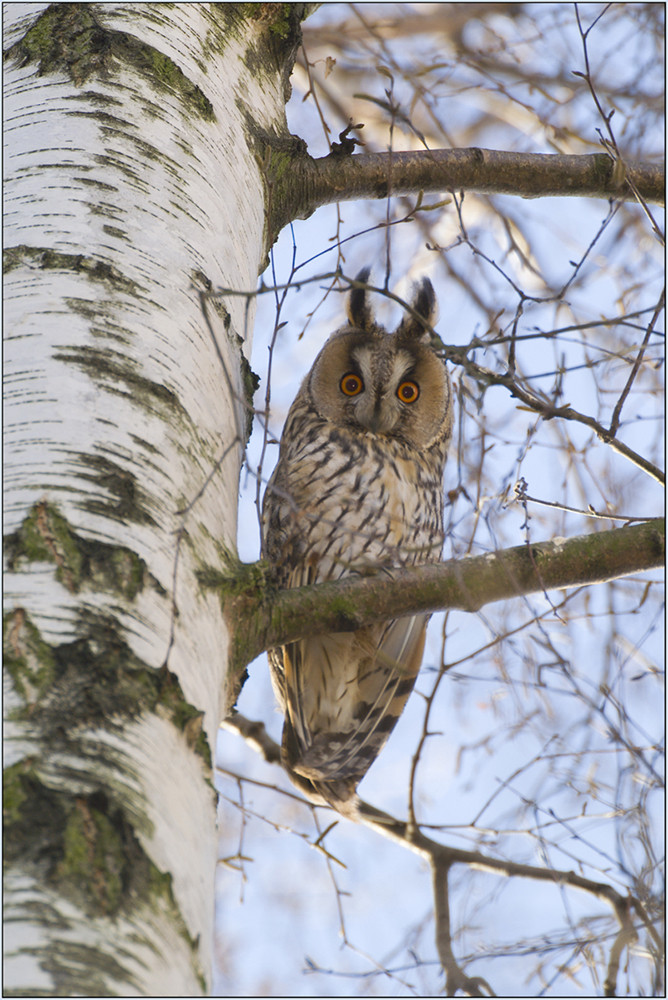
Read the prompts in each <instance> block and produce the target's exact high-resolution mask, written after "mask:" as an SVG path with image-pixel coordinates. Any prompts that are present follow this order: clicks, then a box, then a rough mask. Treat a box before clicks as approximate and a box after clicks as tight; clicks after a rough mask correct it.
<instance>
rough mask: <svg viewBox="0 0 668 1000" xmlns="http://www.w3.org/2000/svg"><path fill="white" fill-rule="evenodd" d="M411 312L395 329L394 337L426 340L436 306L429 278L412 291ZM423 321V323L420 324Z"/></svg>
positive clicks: (432, 322)
mask: <svg viewBox="0 0 668 1000" xmlns="http://www.w3.org/2000/svg"><path fill="white" fill-rule="evenodd" d="M411 306H412V307H413V312H412V313H408V314H407V315H406V316H404V318H403V319H402V321H401V323H400V324H399V326H398V327H397V329H396V332H395V336H398V337H401V338H407V339H425V340H426V339H428V338H429V329H428V328H429V327H430V326H433V325H434V323H435V322H436V317H437V314H438V306H437V304H436V293H435V292H434V286H433V285H432V283H431V281H430V280H429V278H423V279H422V281H420V282H419V284H417V285H416V286H415V288H414V290H413V299H412V301H411ZM421 319H423V320H424V323H423V322H421Z"/></svg>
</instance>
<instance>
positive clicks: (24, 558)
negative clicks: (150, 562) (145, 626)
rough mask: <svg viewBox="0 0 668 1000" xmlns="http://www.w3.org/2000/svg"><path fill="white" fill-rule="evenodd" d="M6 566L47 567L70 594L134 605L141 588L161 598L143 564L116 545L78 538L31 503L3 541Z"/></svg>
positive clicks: (49, 511)
mask: <svg viewBox="0 0 668 1000" xmlns="http://www.w3.org/2000/svg"><path fill="white" fill-rule="evenodd" d="M4 545H5V553H6V556H7V566H8V568H9V569H11V570H14V569H19V568H20V567H21V566H22V565H26V564H30V563H35V562H47V563H54V564H55V566H56V579H57V580H59V581H60V583H62V584H63V585H64V586H65V587H66V588H67V589H68V590H69V591H70V593H78V592H79V591H81V590H104V591H107V592H109V591H111V592H112V593H115V594H118V595H119V596H121V597H124V598H125V599H126V600H128V601H132V600H134V598H135V597H136V596H137V594H138V593H139V592H140V591H141V590H143V588H144V586H145V585H146V584H147V583H149V582H150V583H151V584H152V585H153V586H155V587H156V589H160V590H161V591H162V593H164V589H163V588H162V587H159V585H158V584H157V581H156V580H155V579H154V577H152V576H151V574H150V573H149V572H148V570H147V567H146V563H145V562H144V561H143V559H140V558H139V556H137V555H136V554H135V553H134V552H132V551H131V550H130V549H128V548H126V547H125V546H122V545H107V544H106V543H104V542H98V541H90V540H89V539H86V538H83V537H82V536H81V535H78V534H77V533H76V532H75V531H74V530H73V529H72V528H71V527H70V526H69V524H68V522H67V520H66V519H65V518H64V517H63V516H62V515H61V514H60V513H59V511H58V510H57V508H56V507H55V506H53V504H49V503H47V502H46V501H45V500H42V501H40V502H39V503H36V504H35V505H34V506H33V507H32V508H31V510H30V512H29V514H28V515H27V517H26V518H25V519H24V521H23V523H22V524H21V526H20V527H19V528H18V529H17V530H16V531H14V532H12V534H10V535H8V536H7V537H6V538H5V540H4Z"/></svg>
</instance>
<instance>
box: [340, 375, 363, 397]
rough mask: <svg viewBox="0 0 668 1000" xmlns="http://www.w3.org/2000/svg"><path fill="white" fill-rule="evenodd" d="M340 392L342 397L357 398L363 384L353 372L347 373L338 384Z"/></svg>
mask: <svg viewBox="0 0 668 1000" xmlns="http://www.w3.org/2000/svg"><path fill="white" fill-rule="evenodd" d="M340 386H341V392H342V393H343V394H344V396H359V394H360V392H361V391H362V389H363V388H364V382H363V381H362V379H361V378H360V377H359V375H355V374H354V373H353V372H348V374H347V375H344V376H343V378H342V379H341V382H340Z"/></svg>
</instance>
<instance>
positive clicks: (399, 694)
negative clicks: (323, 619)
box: [281, 615, 428, 781]
mask: <svg viewBox="0 0 668 1000" xmlns="http://www.w3.org/2000/svg"><path fill="white" fill-rule="evenodd" d="M427 619H428V616H426V615H416V616H413V617H406V618H400V619H397V620H395V621H393V622H390V623H388V624H385V625H377V626H371V627H369V628H365V629H361V630H359V631H358V632H352V633H343V632H342V633H334V634H330V635H326V636H316V637H313V638H310V639H305V640H302V641H300V642H296V643H291V644H289V645H288V646H286V647H284V648H283V650H282V651H281V652H282V668H283V677H282V681H283V692H284V696H285V700H286V733H285V734H284V747H285V748H286V751H287V750H288V749H289V759H288V763H289V766H290V768H291V769H292V770H294V771H295V772H297V773H298V774H301V775H303V776H305V777H308V778H310V779H312V780H323V779H324V780H326V781H332V780H336V779H342V778H349V777H354V778H355V779H356V781H359V780H361V778H362V777H363V775H364V774H365V773H366V771H367V770H368V768H369V767H370V766H371V764H372V762H373V761H374V760H375V758H376V757H377V756H378V754H379V752H380V750H381V749H382V747H383V745H384V743H385V741H386V740H387V738H388V736H389V734H390V733H391V732H392V729H393V728H394V726H395V724H396V722H397V720H398V718H399V716H400V715H401V712H402V710H403V707H404V705H405V703H406V700H407V699H408V696H409V695H410V693H411V691H412V689H413V685H414V683H415V678H416V676H417V673H418V670H419V668H420V663H421V660H422V652H423V649H424V636H425V628H426V623H427Z"/></svg>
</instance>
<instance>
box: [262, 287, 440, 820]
mask: <svg viewBox="0 0 668 1000" xmlns="http://www.w3.org/2000/svg"><path fill="white" fill-rule="evenodd" d="M368 273H369V272H368V271H363V272H361V274H360V275H359V276H358V281H360V282H361V283H365V282H366V280H367V278H368ZM413 310H414V312H415V313H417V314H418V317H419V316H421V317H423V318H424V319H425V320H426V321H427V323H431V321H432V318H433V313H434V293H433V289H432V286H431V282H429V280H428V279H424V280H423V282H422V284H421V285H420V286H419V289H418V291H417V294H416V296H415V298H414V301H413ZM348 315H349V323H348V324H346V325H345V326H343V327H342V328H341V329H340V330H338V331H336V333H334V334H332V336H331V337H330V338H329V340H328V341H327V343H326V344H325V346H324V347H323V349H322V351H321V352H320V354H319V355H318V357H317V358H316V360H315V362H314V364H313V367H312V368H311V371H310V372H309V374H308V375H307V377H306V379H305V380H304V382H303V384H302V386H301V388H300V390H299V392H298V394H297V397H296V398H295V401H294V402H293V404H292V407H291V408H290V412H289V414H288V418H287V420H286V423H285V427H284V430H283V436H282V439H281V447H280V455H279V460H278V464H277V466H276V469H275V471H274V474H273V476H272V477H271V480H270V481H269V484H268V486H267V490H266V493H265V499H264V509H263V537H264V554H265V556H266V558H267V559H268V560H269V562H270V563H271V564H272V565H273V567H274V571H275V574H276V578H277V582H278V584H279V586H281V587H300V586H305V585H307V584H313V583H320V582H322V581H325V580H335V579H338V578H340V577H342V576H346V575H349V574H352V573H362V574H363V573H368V572H372V571H377V570H382V569H386V570H388V571H392V572H397V571H400V567H401V566H405V565H414V564H416V563H423V562H430V561H431V562H433V561H437V560H438V559H439V558H440V554H441V548H442V542H443V486H442V479H443V467H444V464H445V459H446V452H447V447H448V443H449V440H450V435H451V432H452V406H451V398H450V386H449V381H448V377H447V374H446V371H445V365H444V363H443V361H441V359H440V358H438V357H437V355H436V354H435V353H434V351H433V350H432V349H431V348H430V347H429V346H428V341H429V335H428V333H427V332H426V330H425V327H424V325H423V324H422V323H421V322H420V321H419V318H416V317H415V316H414V315H407V316H406V317H405V318H404V320H403V321H402V323H401V324H400V326H399V327H398V329H397V331H396V332H395V333H394V334H392V335H390V334H388V333H387V332H386V331H385V330H384V329H383V328H382V327H380V326H378V325H377V324H375V323H374V321H373V318H372V316H371V313H370V310H369V307H368V305H367V299H366V295H365V292H364V290H363V289H354V290H353V291H352V292H351V295H350V299H349V309H348ZM427 620H428V615H416V616H411V617H406V618H399V619H396V620H395V621H391V622H387V623H385V624H381V625H374V626H370V627H368V628H365V629H361V630H359V631H357V632H352V633H350V632H348V633H335V634H329V635H322V636H317V637H314V638H310V639H305V640H302V641H299V642H294V643H290V644H289V645H287V646H284V647H282V648H280V649H274V650H271V651H270V653H269V662H270V666H271V674H272V682H273V685H274V690H275V692H276V696H277V699H278V701H279V703H280V706H281V708H282V710H283V711H284V712H285V725H284V729H283V749H282V752H283V760H284V763H285V766H286V768H287V770H288V772H289V774H290V776H291V777H292V779H293V781H294V782H295V783H296V784H297V785H298V786H299V787H300V788H301V789H302V790H303V791H304V792H305V793H306V794H307V795H308V796H309V797H310V798H311V799H313V800H315V801H324V802H327V803H329V804H331V805H333V806H334V807H335V808H337V809H339V810H340V811H350V804H351V802H353V801H354V798H355V789H356V786H357V784H358V782H359V781H360V780H361V779H362V777H363V776H364V774H365V773H366V771H367V770H368V768H369V767H370V765H371V764H372V762H373V761H374V760H375V758H376V757H377V755H378V753H379V752H380V750H381V748H382V747H383V745H384V743H385V741H386V739H387V737H388V736H389V734H390V732H391V731H392V729H393V728H394V725H395V724H396V722H397V719H398V718H399V716H400V714H401V712H402V710H403V707H404V705H405V703H406V700H407V698H408V696H409V694H410V692H411V690H412V688H413V685H414V683H415V678H416V676H417V672H418V670H419V668H420V662H421V659H422V652H423V648H424V635H425V628H426V624H427Z"/></svg>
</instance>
